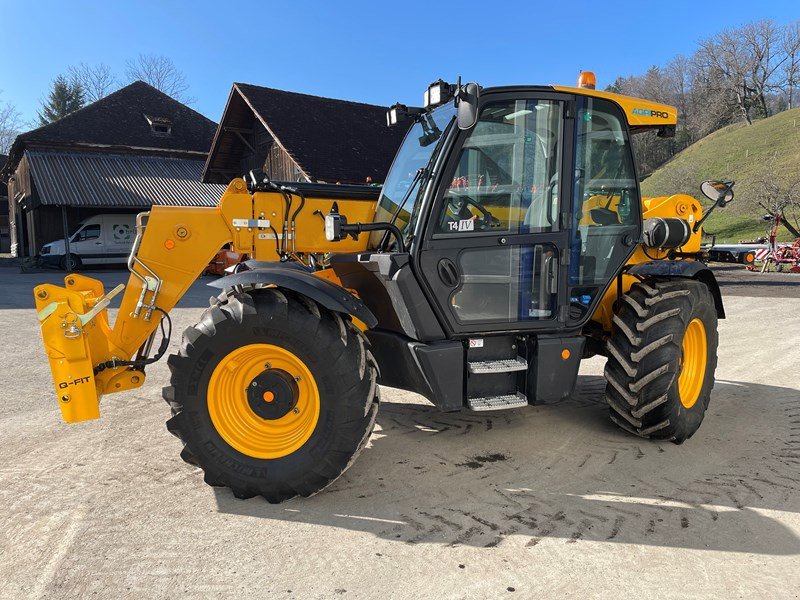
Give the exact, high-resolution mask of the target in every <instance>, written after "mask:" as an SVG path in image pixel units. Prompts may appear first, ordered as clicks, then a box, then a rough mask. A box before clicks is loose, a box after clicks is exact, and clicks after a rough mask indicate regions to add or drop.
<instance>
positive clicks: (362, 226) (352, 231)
mask: <svg viewBox="0 0 800 600" xmlns="http://www.w3.org/2000/svg"><path fill="white" fill-rule="evenodd" d="M341 231H342V233H343V234H345V235H348V234H349V235H353V236H355V237H357V236H358V234H360V233H362V232H364V231H388V232H389V233H391V234H392V235H393V236H394V237H395V239H396V240H397V250H398V252H405V251H406V243H405V241H404V240H403V234H402V232H401V231H400V229H399V228H398V227H397V225H395V224H393V223H386V222H383V221H379V222H378V223H351V224H345V225H342V226H341Z"/></svg>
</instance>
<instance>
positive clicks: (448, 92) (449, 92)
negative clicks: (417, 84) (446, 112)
mask: <svg viewBox="0 0 800 600" xmlns="http://www.w3.org/2000/svg"><path fill="white" fill-rule="evenodd" d="M455 91H456V86H454V85H452V84H450V83H447V82H446V81H444V80H442V79H440V80H439V81H434V82H433V83H432V84H430V85H429V86H428V89H427V90H425V95H424V96H423V101H422V105H423V106H424V107H425V108H435V107H436V106H440V105H442V104H445V103H447V102H449V101H450V100H452V99H453V95H454V94H455Z"/></svg>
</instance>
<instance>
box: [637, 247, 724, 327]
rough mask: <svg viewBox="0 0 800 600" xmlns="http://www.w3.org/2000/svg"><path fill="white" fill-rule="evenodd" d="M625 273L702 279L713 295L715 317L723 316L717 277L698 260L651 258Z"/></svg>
mask: <svg viewBox="0 0 800 600" xmlns="http://www.w3.org/2000/svg"><path fill="white" fill-rule="evenodd" d="M625 273H626V274H627V275H635V276H640V277H641V276H645V277H686V278H687V279H697V280H698V281H702V282H703V283H705V284H706V285H707V286H708V289H709V291H710V292H711V295H712V296H713V297H714V306H715V307H716V308H717V318H718V319H724V318H725V307H724V306H723V305H722V293H721V292H720V289H719V283H718V282H717V278H716V276H715V275H714V272H713V271H712V270H711V269H709V268H708V265H706V264H705V263H702V262H700V261H699V260H651V261H647V262H643V263H638V264H635V265H633V266H632V267H631V268H630V269H628V270H627V271H626V272H625Z"/></svg>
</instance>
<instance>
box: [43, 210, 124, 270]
mask: <svg viewBox="0 0 800 600" xmlns="http://www.w3.org/2000/svg"><path fill="white" fill-rule="evenodd" d="M135 237H136V215H95V216H93V217H89V218H88V219H86V220H84V221H81V224H80V227H78V230H77V231H76V232H75V233H73V234H72V235H71V236H70V238H69V252H70V254H71V255H72V270H73V271H74V270H77V269H79V268H80V267H81V266H82V265H106V264H118V263H120V264H124V263H126V262H127V261H128V255H129V254H130V252H131V248H132V247H133V240H134V238H135ZM41 256H42V262H43V263H44V264H46V265H50V266H54V267H59V268H61V269H64V270H67V257H66V251H65V250H64V240H56V241H55V242H50V243H49V244H45V245H44V246H42V252H41Z"/></svg>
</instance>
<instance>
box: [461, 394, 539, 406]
mask: <svg viewBox="0 0 800 600" xmlns="http://www.w3.org/2000/svg"><path fill="white" fill-rule="evenodd" d="M527 404H528V398H526V397H525V394H522V393H520V392H516V393H515V394H505V395H503V396H484V397H482V398H467V408H469V409H470V410H474V411H484V410H508V409H510V408H520V407H522V406H527Z"/></svg>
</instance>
